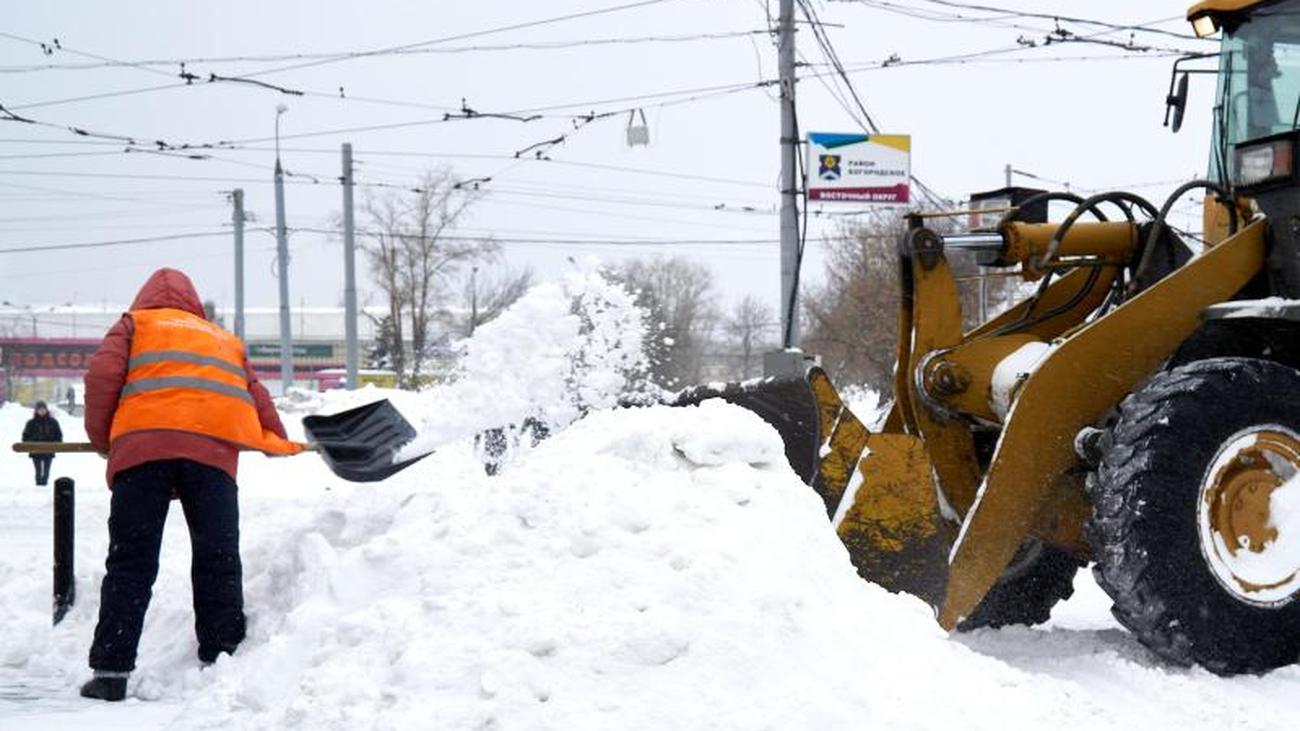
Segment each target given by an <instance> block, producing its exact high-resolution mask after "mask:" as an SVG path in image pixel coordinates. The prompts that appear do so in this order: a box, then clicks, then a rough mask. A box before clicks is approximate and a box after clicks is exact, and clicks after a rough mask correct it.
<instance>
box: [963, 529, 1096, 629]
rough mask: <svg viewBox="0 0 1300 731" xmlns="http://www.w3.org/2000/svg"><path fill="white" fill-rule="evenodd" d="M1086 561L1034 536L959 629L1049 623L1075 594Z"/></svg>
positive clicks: (1021, 547)
mask: <svg viewBox="0 0 1300 731" xmlns="http://www.w3.org/2000/svg"><path fill="white" fill-rule="evenodd" d="M1082 565H1083V563H1082V562H1081V561H1079V559H1077V558H1075V557H1074V556H1072V555H1070V554H1069V553H1067V552H1065V551H1062V550H1061V549H1059V548H1056V547H1055V546H1050V545H1048V544H1046V543H1042V542H1040V541H1038V540H1037V539H1034V538H1030V539H1028V540H1027V541H1025V542H1024V543H1023V544H1022V545H1021V546H1020V550H1019V551H1018V552H1017V553H1016V556H1015V558H1013V559H1012V560H1011V565H1010V566H1008V567H1007V570H1006V571H1005V572H1004V573H1003V574H1002V576H1001V577H999V578H998V583H996V584H994V585H993V588H992V589H991V590H989V593H988V594H986V595H985V596H984V599H983V600H981V601H980V603H979V606H977V607H975V611H973V612H971V613H970V615H969V616H968V617H966V618H965V619H963V620H962V621H961V622H960V623H959V624H958V625H957V631H958V632H969V631H971V630H974V629H979V628H981V627H1005V626H1008V625H1017V624H1023V625H1035V624H1042V623H1043V622H1046V621H1047V619H1048V617H1050V616H1051V615H1052V607H1053V606H1055V605H1056V603H1057V602H1059V601H1062V600H1065V599H1068V598H1070V595H1071V594H1073V593H1074V575H1075V573H1077V572H1078V571H1079V567H1080V566H1082Z"/></svg>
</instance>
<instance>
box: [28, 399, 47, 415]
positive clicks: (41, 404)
mask: <svg viewBox="0 0 1300 731" xmlns="http://www.w3.org/2000/svg"><path fill="white" fill-rule="evenodd" d="M40 409H45V411H46V412H47V413H48V412H49V410H50V407H49V406H47V405H46V404H45V402H44V401H37V402H36V405H35V406H33V407H32V413H36V412H37V411H38V410H40Z"/></svg>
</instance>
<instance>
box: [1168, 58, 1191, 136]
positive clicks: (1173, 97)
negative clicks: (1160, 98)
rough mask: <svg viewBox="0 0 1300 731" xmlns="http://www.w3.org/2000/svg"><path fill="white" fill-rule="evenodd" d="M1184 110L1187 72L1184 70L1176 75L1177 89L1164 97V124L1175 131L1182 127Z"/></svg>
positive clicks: (1185, 106) (1185, 109) (1185, 108)
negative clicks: (1180, 74)
mask: <svg viewBox="0 0 1300 731" xmlns="http://www.w3.org/2000/svg"><path fill="white" fill-rule="evenodd" d="M1185 111H1187V72H1185V71H1184V72H1183V75H1182V76H1180V77H1178V84H1177V89H1176V90H1175V91H1174V92H1173V93H1172V94H1169V95H1168V96H1166V97H1165V126H1166V127H1169V128H1170V131H1172V132H1175V133H1177V132H1178V130H1180V129H1182V128H1183V113H1184V112H1185ZM1171 116H1172V119H1171Z"/></svg>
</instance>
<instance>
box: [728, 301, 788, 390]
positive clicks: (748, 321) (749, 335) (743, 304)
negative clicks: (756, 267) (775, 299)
mask: <svg viewBox="0 0 1300 731" xmlns="http://www.w3.org/2000/svg"><path fill="white" fill-rule="evenodd" d="M777 327H778V323H777V322H776V314H775V311H774V310H773V309H772V307H771V306H770V305H768V304H767V303H766V302H763V301H762V300H760V299H759V298H757V297H755V296H754V295H752V294H747V295H745V298H744V299H742V300H741V301H740V302H737V303H736V306H735V307H734V308H732V310H731V314H730V315H729V316H728V317H727V321H726V330H727V333H728V334H729V335H731V337H732V338H734V340H735V346H736V349H737V350H738V351H739V353H740V377H741V378H750V377H752V376H755V375H757V373H756V369H755V367H754V366H755V365H756V359H755V358H754V355H755V353H756V352H758V349H759V348H760V347H762V346H764V345H765V344H766V342H767V341H766V340H764V337H763V336H764V334H765V333H770V332H773V331H774V330H775V329H776V328H777Z"/></svg>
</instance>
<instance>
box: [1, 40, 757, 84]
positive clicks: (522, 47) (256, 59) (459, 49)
mask: <svg viewBox="0 0 1300 731" xmlns="http://www.w3.org/2000/svg"><path fill="white" fill-rule="evenodd" d="M766 34H767V31H765V30H739V31H723V32H717V33H689V34H686V33H684V34H678V35H666V36H664V35H659V36H623V37H610V38H582V39H576V40H568V41H535V42H530V43H501V44H495V45H478V46H453V47H449V48H444V47H430V48H410V49H404V50H393V51H389V52H386V53H384V52H375V53H371V54H369V55H370V56H402V55H415V54H434V55H458V54H464V53H492V52H500V51H553V50H569V49H574V48H586V47H600V46H620V45H642V44H652V43H665V44H675V43H692V42H698V41H715V40H727V39H737V38H749V37H753V36H756V35H766ZM347 53H350V52H348V51H333V52H314V53H279V54H253V55H243V56H193V57H178V58H168V59H142V60H136V61H102V62H97V63H61V64H58V63H49V64H31V65H25V66H21V65H15V66H0V74H21V73H32V72H40V71H84V70H92V69H105V68H121V67H132V66H136V67H138V66H151V67H152V66H179V65H181V64H186V65H187V66H194V65H202V64H230V63H276V62H279V61H312V60H321V59H333V58H339V57H340V56H345V55H347Z"/></svg>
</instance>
